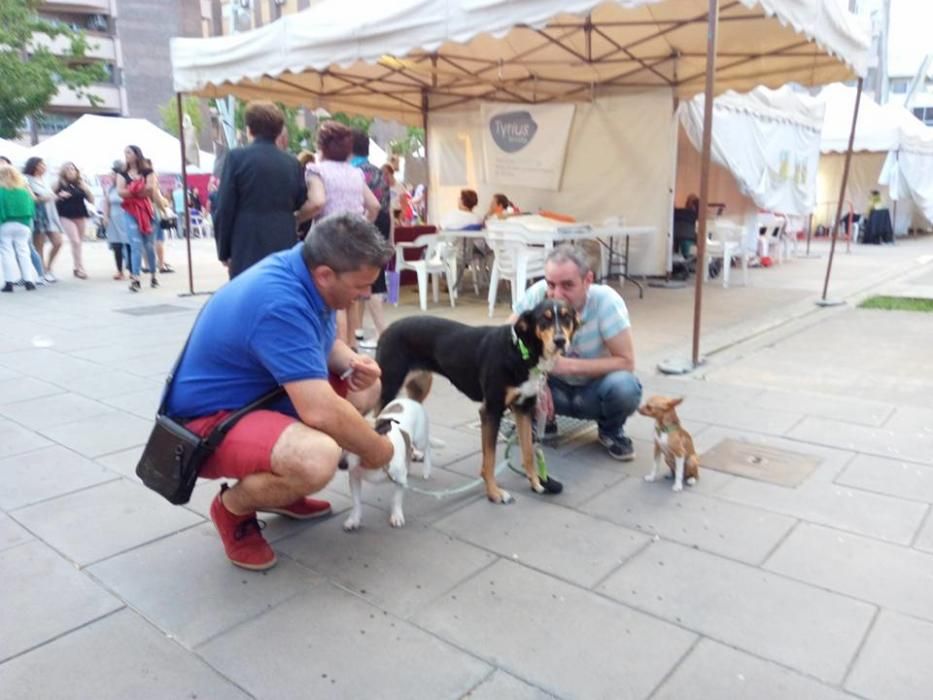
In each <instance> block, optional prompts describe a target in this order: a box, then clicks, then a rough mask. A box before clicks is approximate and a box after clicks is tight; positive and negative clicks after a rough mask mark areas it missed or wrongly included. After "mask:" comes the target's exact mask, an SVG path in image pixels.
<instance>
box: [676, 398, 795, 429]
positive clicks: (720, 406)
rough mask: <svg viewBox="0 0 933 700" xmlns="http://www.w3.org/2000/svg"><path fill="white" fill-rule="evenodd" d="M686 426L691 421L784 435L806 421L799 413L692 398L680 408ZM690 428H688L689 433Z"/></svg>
mask: <svg viewBox="0 0 933 700" xmlns="http://www.w3.org/2000/svg"><path fill="white" fill-rule="evenodd" d="M677 415H678V416H680V418H681V420H683V421H684V424H685V425H687V426H689V425H690V421H694V420H696V421H701V422H704V423H714V424H715V425H718V426H723V427H729V428H738V429H739V430H751V431H754V432H756V433H770V434H772V435H783V434H784V433H786V432H787V431H788V430H790V428H791V427H792V426H794V425H796V424H797V423H799V422H800V420H801V419H802V418H803V414H802V413H800V412H791V411H782V410H779V409H763V408H757V407H755V406H750V405H747V404H736V403H732V402H728V401H711V400H709V399H699V398H693V397H690V398H689V399H688V400H686V401H684V402H683V403H682V404H681V405H680V406H678V407H677ZM689 429H690V428H689V427H688V430H689Z"/></svg>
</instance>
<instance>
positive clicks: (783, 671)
mask: <svg viewBox="0 0 933 700" xmlns="http://www.w3.org/2000/svg"><path fill="white" fill-rule="evenodd" d="M651 697H652V700H679V699H680V698H755V700H786V699H787V698H806V699H807V700H845V698H852V696H851V695H849V694H848V693H844V692H842V691H840V690H837V689H836V688H832V687H830V686H828V685H824V684H823V683H820V682H818V681H815V680H813V679H812V678H808V677H807V676H804V675H801V674H799V673H795V672H794V671H791V670H789V669H787V668H784V667H783V666H779V665H778V664H776V663H773V662H771V661H765V660H763V659H758V658H755V657H754V656H752V655H750V654H746V653H744V652H742V651H739V650H738V649H733V648H732V647H728V646H726V645H725V644H720V643H719V642H714V641H713V640H711V639H705V638H704V639H701V640H700V641H699V642H698V643H697V645H696V646H695V647H694V648H693V649H692V650H691V651H690V654H689V655H688V656H687V658H686V659H684V660H683V661H682V662H681V663H680V664H679V665H678V667H677V670H676V671H674V673H673V674H672V675H671V677H670V678H668V679H667V680H666V681H665V682H664V685H662V686H661V687H660V688H659V689H658V691H657V692H656V693H655V694H654V695H652V696H651Z"/></svg>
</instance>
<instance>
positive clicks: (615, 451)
mask: <svg viewBox="0 0 933 700" xmlns="http://www.w3.org/2000/svg"><path fill="white" fill-rule="evenodd" d="M599 442H600V443H601V444H602V446H603V447H605V448H606V451H607V452H608V453H609V456H610V457H612V458H613V459H617V460H619V461H620V462H631V461H632V460H633V459H635V447H634V446H633V445H632V441H631V439H629V438H627V437H625V436H624V435H604V434H603V433H600V434H599Z"/></svg>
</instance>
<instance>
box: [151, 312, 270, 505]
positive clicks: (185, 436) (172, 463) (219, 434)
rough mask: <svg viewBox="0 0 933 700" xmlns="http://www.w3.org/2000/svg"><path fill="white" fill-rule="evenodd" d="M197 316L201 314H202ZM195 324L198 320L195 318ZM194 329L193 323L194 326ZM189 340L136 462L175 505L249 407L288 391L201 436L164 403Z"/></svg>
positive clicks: (186, 494) (153, 486) (184, 498)
mask: <svg viewBox="0 0 933 700" xmlns="http://www.w3.org/2000/svg"><path fill="white" fill-rule="evenodd" d="M205 306H206V305H205ZM202 310H203V309H202ZM198 317H199V318H200V314H199V316H198ZM196 324H197V320H195V325H196ZM193 329H194V326H192V330H193ZM190 340H191V335H190V334H189V335H188V340H186V341H185V347H184V348H182V351H181V354H179V356H178V359H177V360H176V361H175V366H174V367H173V368H172V371H171V372H170V373H169V375H168V377H167V378H166V380H165V389H163V391H162V402H161V403H160V404H159V411H158V413H157V414H156V421H155V426H154V427H153V428H152V432H151V433H150V434H149V440H148V441H147V442H146V447H145V449H144V450H143V454H142V456H141V457H140V458H139V463H138V464H137V465H136V476H138V477H139V478H140V479H142V482H143V483H144V484H145V485H146V486H148V487H149V488H150V489H152V490H153V491H155V492H156V493H157V494H159V495H160V496H162V497H163V498H165V499H166V500H167V501H168V502H169V503H172V504H174V505H176V506H179V505H184V504H185V503H187V502H188V501H189V500H190V499H191V492H192V491H193V490H194V485H195V483H196V482H197V480H198V472H199V471H200V469H201V465H202V464H203V463H204V460H206V459H207V458H208V457H210V455H211V453H213V451H214V450H215V449H217V446H218V445H220V443H221V441H222V440H223V439H224V436H225V435H226V434H227V433H228V432H229V431H230V429H231V428H233V426H234V425H236V422H237V421H238V420H240V418H242V417H243V416H245V415H246V414H247V413H249V412H250V411H255V410H256V409H259V408H262V407H263V406H265V405H267V404H270V403H272V402H273V401H275V400H276V399H278V398H280V397H281V396H284V395H285V390H284V389H283V388H282V387H277V388H275V389H273V390H272V391H270V392H268V393H267V394H264V395H263V396H261V397H259V398H258V399H256V400H255V401H253V402H252V403H251V404H249V405H248V406H246V407H244V408H241V409H240V410H238V411H235V412H234V413H231V414H230V415H229V416H227V417H226V418H225V419H224V420H222V421H221V422H220V423H219V424H218V425H217V427H215V428H214V429H213V430H212V431H211V432H210V433H209V434H208V435H207V437H203V438H202V437H201V436H200V435H198V434H197V433H194V432H192V431H191V430H188V428H186V427H185V426H184V425H183V424H182V423H181V422H179V421H177V420H175V419H174V418H172V417H171V416H169V415H167V414H166V413H165V407H166V405H167V404H168V397H169V392H170V391H171V389H172V381H173V380H174V378H175V372H176V371H177V370H178V366H179V365H180V364H181V359H182V358H183V357H184V355H185V351H186V350H187V349H188V342H189V341H190Z"/></svg>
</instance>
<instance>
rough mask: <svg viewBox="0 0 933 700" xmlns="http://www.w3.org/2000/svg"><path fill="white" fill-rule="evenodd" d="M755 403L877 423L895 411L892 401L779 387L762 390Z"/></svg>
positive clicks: (876, 424) (855, 421) (777, 409)
mask: <svg viewBox="0 0 933 700" xmlns="http://www.w3.org/2000/svg"><path fill="white" fill-rule="evenodd" d="M753 405H754V406H756V407H757V408H760V409H763V410H766V411H770V410H775V411H790V412H794V413H803V414H805V415H807V416H817V417H820V418H834V419H836V420H841V421H845V422H847V423H856V424H858V425H869V426H873V427H878V426H881V425H884V423H885V421H886V420H888V418H889V417H890V416H891V412H892V409H891V405H890V404H887V403H883V402H881V401H870V400H868V399H857V398H852V397H849V398H841V397H840V398H836V397H833V396H823V395H820V394H813V393H810V392H803V391H800V392H792V391H779V390H776V389H769V390H768V391H763V392H761V393H760V394H759V395H758V396H756V397H755V400H754V402H753Z"/></svg>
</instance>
